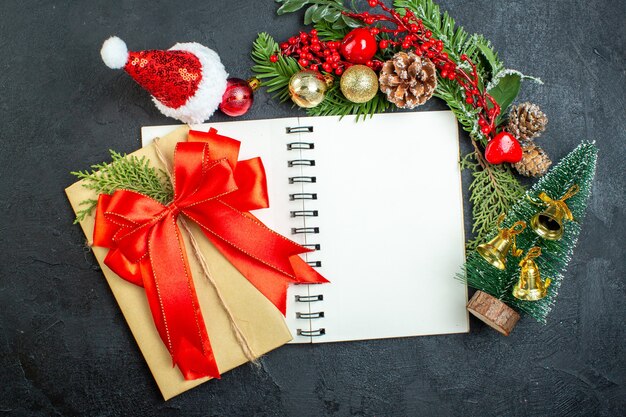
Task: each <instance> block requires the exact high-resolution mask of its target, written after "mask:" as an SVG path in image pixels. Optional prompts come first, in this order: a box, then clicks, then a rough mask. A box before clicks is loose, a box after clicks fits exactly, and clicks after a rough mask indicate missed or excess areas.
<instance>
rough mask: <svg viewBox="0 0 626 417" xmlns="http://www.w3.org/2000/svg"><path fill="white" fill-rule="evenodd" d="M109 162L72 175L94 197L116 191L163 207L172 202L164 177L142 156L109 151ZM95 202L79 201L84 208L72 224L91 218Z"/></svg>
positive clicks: (165, 177)
mask: <svg viewBox="0 0 626 417" xmlns="http://www.w3.org/2000/svg"><path fill="white" fill-rule="evenodd" d="M109 152H110V153H111V159H112V160H113V161H112V162H111V163H109V164H106V163H101V164H96V165H92V166H91V168H92V170H91V171H75V172H72V173H71V174H72V175H75V176H76V177H78V178H79V179H81V180H83V184H82V185H83V187H85V188H87V189H89V190H94V191H95V192H96V193H97V194H113V193H114V192H115V191H116V190H130V191H136V192H138V193H141V194H145V195H147V196H149V197H152V198H154V199H155V200H157V201H159V202H160V203H162V204H167V203H168V202H170V201H172V199H173V196H174V191H173V189H172V184H171V183H170V181H169V179H168V177H167V174H166V173H165V171H163V170H160V169H159V170H157V169H156V168H154V167H152V166H150V162H149V161H148V159H147V158H146V157H145V156H143V157H141V158H139V157H137V156H133V155H131V156H127V155H123V154H120V153H118V152H115V151H113V150H109ZM97 203H98V201H97V200H94V199H88V200H84V201H81V202H80V205H81V206H85V208H84V209H82V210H79V211H78V212H77V213H76V220H74V223H78V222H81V221H83V220H84V219H85V217H87V216H89V215H91V213H92V212H93V210H94V209H95V207H96V205H97Z"/></svg>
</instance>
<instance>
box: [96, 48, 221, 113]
mask: <svg viewBox="0 0 626 417" xmlns="http://www.w3.org/2000/svg"><path fill="white" fill-rule="evenodd" d="M100 54H101V55H102V60H103V61H104V63H105V64H106V65H107V66H108V67H109V68H113V69H121V68H124V71H126V72H127V73H128V74H129V75H130V76H131V77H133V79H134V80H135V81H136V82H137V83H138V84H139V85H141V86H142V87H143V88H144V89H146V90H147V91H148V92H149V93H150V94H151V95H152V100H153V101H154V104H155V105H156V106H157V108H158V109H159V110H160V111H161V112H162V113H163V114H165V115H166V116H169V117H173V118H175V119H178V120H181V121H183V122H184V123H189V124H194V123H202V122H203V121H205V120H207V119H208V118H209V117H211V116H212V115H213V112H215V110H216V109H217V108H218V106H219V105H220V103H221V101H222V96H223V94H224V91H226V79H227V78H228V74H227V73H226V70H225V69H224V66H223V65H222V63H221V61H220V58H219V56H218V55H217V53H215V51H213V50H211V49H209V48H207V47H206V46H203V45H200V44H199V43H195V42H189V43H177V44H176V45H174V46H172V47H171V48H170V49H168V50H166V51H163V50H149V51H139V52H132V51H131V52H129V51H128V48H127V47H126V44H125V43H124V41H122V40H121V39H120V38H118V37H116V36H112V37H110V38H109V39H107V40H106V41H105V42H104V44H103V45H102V49H101V51H100Z"/></svg>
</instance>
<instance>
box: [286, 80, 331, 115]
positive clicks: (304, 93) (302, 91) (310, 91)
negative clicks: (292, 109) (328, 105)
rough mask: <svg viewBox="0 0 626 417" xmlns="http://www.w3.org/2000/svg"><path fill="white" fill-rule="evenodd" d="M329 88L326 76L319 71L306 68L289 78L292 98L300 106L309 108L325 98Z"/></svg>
mask: <svg viewBox="0 0 626 417" xmlns="http://www.w3.org/2000/svg"><path fill="white" fill-rule="evenodd" d="M327 89H328V86H327V83H326V80H325V79H324V76H323V75H322V74H320V73H319V72H317V71H312V70H304V71H300V72H297V73H295V74H294V75H293V76H292V77H291V79H290V80H289V94H290V95H291V100H293V102H294V103H296V104H297V105H298V106H300V107H304V108H305V109H309V108H311V107H315V106H317V105H318V104H320V103H321V102H322V100H324V96H325V95H326V90H327Z"/></svg>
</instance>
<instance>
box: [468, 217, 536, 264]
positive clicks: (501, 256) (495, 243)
mask: <svg viewBox="0 0 626 417" xmlns="http://www.w3.org/2000/svg"><path fill="white" fill-rule="evenodd" d="M503 221H504V214H502V215H500V217H499V218H498V227H500V224H501V223H502V222H503ZM525 228H526V222H524V221H521V220H520V221H517V222H515V223H514V224H513V226H511V227H509V228H508V229H506V228H505V229H500V230H499V231H498V235H497V236H496V237H494V238H493V239H491V240H490V241H489V242H487V243H483V244H480V245H478V247H477V248H476V251H477V252H478V253H479V254H480V256H482V257H483V258H485V260H486V261H487V262H489V263H490V264H491V265H493V266H494V267H496V268H498V269H501V270H504V269H506V256H507V254H508V253H509V249H511V255H513V256H520V255H521V254H522V250H520V249H517V246H516V245H515V236H517V235H519V234H520V233H522V231H523V230H524V229H525Z"/></svg>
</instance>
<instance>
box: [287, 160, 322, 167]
mask: <svg viewBox="0 0 626 417" xmlns="http://www.w3.org/2000/svg"><path fill="white" fill-rule="evenodd" d="M287 165H288V166H289V168H292V167H297V166H308V167H314V166H315V160H314V159H294V160H292V161H287Z"/></svg>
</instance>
